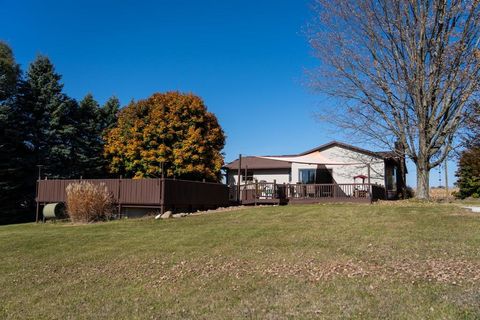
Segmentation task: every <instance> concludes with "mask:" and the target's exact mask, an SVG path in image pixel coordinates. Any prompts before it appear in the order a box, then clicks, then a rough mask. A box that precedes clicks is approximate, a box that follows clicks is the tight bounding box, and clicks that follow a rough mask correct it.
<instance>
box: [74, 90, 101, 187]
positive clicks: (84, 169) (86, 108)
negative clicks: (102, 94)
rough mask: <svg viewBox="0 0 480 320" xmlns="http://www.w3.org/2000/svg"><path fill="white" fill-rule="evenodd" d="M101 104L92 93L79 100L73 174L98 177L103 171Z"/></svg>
mask: <svg viewBox="0 0 480 320" xmlns="http://www.w3.org/2000/svg"><path fill="white" fill-rule="evenodd" d="M101 119H102V116H101V110H100V105H99V104H98V102H97V101H95V99H94V98H93V96H92V95H91V94H87V95H86V96H85V98H83V100H81V101H80V102H79V108H78V111H77V116H76V119H75V120H76V122H77V126H76V128H77V135H76V141H75V142H76V143H75V144H74V154H75V157H74V161H75V165H74V166H72V168H71V169H73V170H72V171H75V172H74V173H73V174H74V175H76V176H77V177H79V176H81V177H84V178H96V177H100V176H101V175H102V172H103V167H104V161H103V157H102V149H103V141H102V136H101V133H102V124H101Z"/></svg>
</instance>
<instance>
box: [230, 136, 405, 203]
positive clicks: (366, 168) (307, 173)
mask: <svg viewBox="0 0 480 320" xmlns="http://www.w3.org/2000/svg"><path fill="white" fill-rule="evenodd" d="M399 154H400V153H399V152H395V151H388V152H373V151H369V150H365V149H362V148H358V147H355V146H352V145H349V144H346V143H342V142H337V141H332V142H329V143H327V144H324V145H321V146H319V147H317V148H314V149H312V150H308V151H305V152H303V153H300V154H296V155H280V156H248V157H242V158H241V161H240V159H236V160H235V161H232V162H230V163H228V164H227V165H226V166H225V167H224V168H225V169H226V177H227V184H229V185H230V186H234V185H237V184H238V170H239V165H240V162H241V165H240V179H241V180H240V182H241V184H245V183H248V182H275V183H276V184H290V185H291V184H306V185H309V184H317V185H323V184H333V185H344V184H353V183H365V184H368V183H371V184H372V185H376V186H379V187H383V188H384V189H385V192H384V194H385V195H386V196H387V197H388V198H394V197H396V196H397V194H398V191H400V190H401V189H402V188H403V186H404V185H405V173H406V168H405V161H404V158H403V157H400V156H399Z"/></svg>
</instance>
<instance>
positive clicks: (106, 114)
mask: <svg viewBox="0 0 480 320" xmlns="http://www.w3.org/2000/svg"><path fill="white" fill-rule="evenodd" d="M100 111H101V124H102V128H103V132H102V135H103V136H104V135H105V134H106V133H107V131H108V130H110V129H112V128H113V127H115V125H116V124H117V120H118V112H119V111H120V100H118V98H117V97H115V96H114V97H111V98H110V99H108V100H107V102H105V104H104V105H103V107H102V109H101V110H100Z"/></svg>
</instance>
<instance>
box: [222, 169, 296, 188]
mask: <svg viewBox="0 0 480 320" xmlns="http://www.w3.org/2000/svg"><path fill="white" fill-rule="evenodd" d="M249 171H253V179H254V180H257V181H262V180H263V181H267V182H273V181H274V180H275V181H276V182H277V183H289V182H290V181H289V179H290V169H254V170H250V169H249ZM242 174H243V172H242ZM237 179H238V178H237V171H234V170H229V173H228V184H229V185H236V184H237V183H238V180H237ZM242 183H243V181H242Z"/></svg>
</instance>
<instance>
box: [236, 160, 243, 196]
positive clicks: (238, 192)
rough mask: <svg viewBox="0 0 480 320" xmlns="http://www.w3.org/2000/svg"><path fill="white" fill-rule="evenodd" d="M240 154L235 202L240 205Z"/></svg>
mask: <svg viewBox="0 0 480 320" xmlns="http://www.w3.org/2000/svg"><path fill="white" fill-rule="evenodd" d="M241 170H242V154H241V153H240V154H239V155H238V171H237V201H238V203H241V200H240V180H241V177H240V176H241V174H242V171H241Z"/></svg>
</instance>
